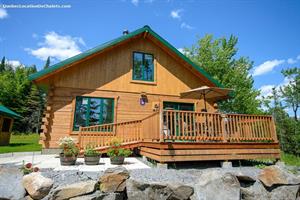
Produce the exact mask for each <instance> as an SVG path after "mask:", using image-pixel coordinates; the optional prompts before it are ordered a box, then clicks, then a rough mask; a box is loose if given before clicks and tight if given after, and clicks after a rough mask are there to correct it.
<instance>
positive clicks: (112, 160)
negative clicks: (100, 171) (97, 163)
mask: <svg viewBox="0 0 300 200" xmlns="http://www.w3.org/2000/svg"><path fill="white" fill-rule="evenodd" d="M124 159H125V157H124V156H116V157H111V158H110V163H111V164H113V165H122V164H123V163H124Z"/></svg>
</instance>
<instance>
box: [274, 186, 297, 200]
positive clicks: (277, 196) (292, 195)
mask: <svg viewBox="0 0 300 200" xmlns="http://www.w3.org/2000/svg"><path fill="white" fill-rule="evenodd" d="M298 191H299V185H288V186H287V185H284V186H280V187H276V188H274V189H273V190H272V191H271V192H270V194H269V197H270V200H295V199H296V198H297V192H298Z"/></svg>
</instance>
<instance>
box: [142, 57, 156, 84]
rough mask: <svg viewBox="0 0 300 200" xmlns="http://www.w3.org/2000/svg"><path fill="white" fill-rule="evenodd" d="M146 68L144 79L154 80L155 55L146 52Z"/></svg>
mask: <svg viewBox="0 0 300 200" xmlns="http://www.w3.org/2000/svg"><path fill="white" fill-rule="evenodd" d="M144 62H145V70H144V80H147V81H153V74H154V73H153V68H154V65H153V56H152V55H149V54H145V61H144Z"/></svg>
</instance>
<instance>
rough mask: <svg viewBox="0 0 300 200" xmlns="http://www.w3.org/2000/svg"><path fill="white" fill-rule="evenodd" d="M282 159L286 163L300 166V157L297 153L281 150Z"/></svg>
mask: <svg viewBox="0 0 300 200" xmlns="http://www.w3.org/2000/svg"><path fill="white" fill-rule="evenodd" d="M281 160H282V161H283V162H285V164H286V165H293V166H298V167H300V157H297V156H295V155H292V154H287V153H284V152H281Z"/></svg>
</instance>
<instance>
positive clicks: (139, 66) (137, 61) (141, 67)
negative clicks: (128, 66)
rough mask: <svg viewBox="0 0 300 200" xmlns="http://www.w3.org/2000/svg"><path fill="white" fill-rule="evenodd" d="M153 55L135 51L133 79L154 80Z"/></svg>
mask: <svg viewBox="0 0 300 200" xmlns="http://www.w3.org/2000/svg"><path fill="white" fill-rule="evenodd" d="M153 60H154V59H153V55H151V54H146V53H139V52H134V53H133V79H134V80H142V81H153V80H154V64H153Z"/></svg>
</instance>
